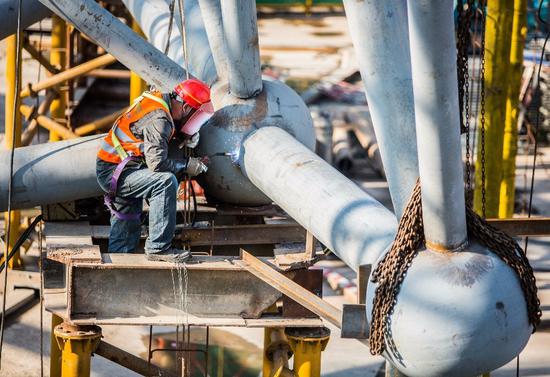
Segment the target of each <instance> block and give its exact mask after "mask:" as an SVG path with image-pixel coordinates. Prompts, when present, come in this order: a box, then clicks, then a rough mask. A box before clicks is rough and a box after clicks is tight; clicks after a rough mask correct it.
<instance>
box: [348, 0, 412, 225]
mask: <svg viewBox="0 0 550 377" xmlns="http://www.w3.org/2000/svg"><path fill="white" fill-rule="evenodd" d="M344 7H345V10H346V17H347V21H348V25H349V31H350V35H351V39H352V41H353V46H354V47H355V52H356V54H357V59H358V60H359V65H360V69H361V77H362V79H363V83H364V84H365V94H366V95H367V100H368V103H369V111H370V114H371V117H372V122H373V125H374V130H375V131H376V139H377V140H378V145H379V146H380V154H381V156H382V162H383V164H384V170H385V172H386V178H387V180H388V184H389V187H390V194H391V198H392V202H393V207H394V209H395V213H396V214H397V217H398V218H399V217H401V214H402V213H403V210H404V208H405V206H406V204H407V202H408V200H409V197H410V195H411V192H412V189H413V187H414V184H415V182H416V179H417V177H418V158H417V153H416V142H415V141H416V133H415V129H414V124H415V123H414V122H415V121H414V100H413V90H412V76H411V59H410V52H409V39H408V29H407V4H406V1H405V0H384V1H379V0H365V1H356V0H344Z"/></svg>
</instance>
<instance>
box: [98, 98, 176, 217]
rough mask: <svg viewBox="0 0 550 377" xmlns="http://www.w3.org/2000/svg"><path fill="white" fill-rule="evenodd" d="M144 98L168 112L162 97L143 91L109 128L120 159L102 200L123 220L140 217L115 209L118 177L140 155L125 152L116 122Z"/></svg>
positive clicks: (168, 108)
mask: <svg viewBox="0 0 550 377" xmlns="http://www.w3.org/2000/svg"><path fill="white" fill-rule="evenodd" d="M144 98H148V99H150V100H153V101H155V102H157V103H159V104H160V105H162V107H163V108H164V109H165V110H166V112H168V113H170V107H169V106H168V104H167V103H166V101H164V99H162V98H160V97H157V96H155V95H153V94H151V93H149V92H143V93H142V94H141V96H139V97H138V98H136V99H135V100H134V102H133V103H132V106H130V108H129V109H128V110H126V111H125V112H124V113H123V114H122V115H121V116H120V117H118V119H117V120H116V121H115V123H114V125H113V128H112V129H111V132H110V136H111V142H112V144H113V147H114V149H115V151H116V153H117V154H118V156H119V157H120V159H121V161H120V162H119V163H118V164H117V166H116V168H115V170H114V172H113V175H112V177H111V182H110V185H109V192H108V193H107V194H105V195H104V202H105V205H106V206H107V208H108V209H109V211H111V214H113V215H114V216H115V217H116V218H117V219H119V220H123V221H136V220H140V219H141V213H122V212H120V211H117V210H116V209H115V206H114V200H115V197H116V192H117V189H118V180H119V179H120V176H121V174H122V172H123V171H124V168H125V167H126V165H128V163H129V162H130V161H139V160H140V157H138V156H134V155H133V154H132V153H131V152H130V153H128V152H126V150H125V149H124V147H123V146H122V144H121V142H120V140H119V138H118V137H117V136H116V132H115V131H116V128H117V127H118V122H119V120H120V118H121V117H122V116H124V115H126V114H128V113H130V112H131V111H132V110H134V108H135V107H136V105H137V104H139V103H140V102H141V101H142V100H143V99H144ZM129 199H130V200H139V199H137V198H129Z"/></svg>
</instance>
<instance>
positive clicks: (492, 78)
mask: <svg viewBox="0 0 550 377" xmlns="http://www.w3.org/2000/svg"><path fill="white" fill-rule="evenodd" d="M512 4H513V1H510V0H491V1H489V2H488V4H487V21H486V24H485V170H486V174H485V188H486V195H485V198H486V204H485V208H486V212H485V214H486V216H487V217H497V216H498V202H499V197H500V182H501V179H502V145H503V144H502V143H503V138H504V119H505V113H506V96H507V92H508V78H509V75H510V64H509V62H510V44H511V31H512V13H513V9H512ZM478 140H479V141H480V142H481V138H478ZM477 152H478V153H477V162H476V176H475V194H474V208H475V210H476V212H477V213H481V212H482V193H481V186H482V184H481V182H482V179H481V148H480V145H478V151H477Z"/></svg>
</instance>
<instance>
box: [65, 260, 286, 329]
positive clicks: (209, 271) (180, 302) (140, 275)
mask: <svg viewBox="0 0 550 377" xmlns="http://www.w3.org/2000/svg"><path fill="white" fill-rule="evenodd" d="M103 260H104V263H102V264H96V263H90V264H88V263H71V264H70V265H69V266H68V269H69V272H68V287H67V294H68V299H69V300H70V301H69V305H68V314H67V315H68V318H70V319H71V320H78V319H80V320H85V319H88V320H89V319H94V320H107V319H113V318H138V317H142V318H155V317H163V316H164V317H169V318H171V319H172V323H177V322H178V321H184V319H185V317H186V316H187V315H189V316H190V317H193V316H197V317H204V316H209V317H243V318H258V317H260V315H261V314H262V312H263V311H265V310H266V309H267V308H268V307H270V306H271V305H273V304H274V303H275V302H276V301H277V299H279V298H280V297H281V294H280V292H278V291H277V290H276V289H274V288H273V287H271V286H270V285H268V284H266V283H263V282H261V281H259V280H258V279H257V278H255V277H254V276H253V275H252V274H251V273H249V272H247V271H246V269H244V268H243V267H241V266H238V265H237V264H234V263H233V262H232V261H231V259H230V258H228V257H208V258H207V259H205V258H203V257H195V263H194V264H188V265H186V266H185V270H183V267H182V270H178V269H177V268H176V267H175V266H174V265H173V264H171V263H159V262H148V261H147V260H146V258H145V256H144V255H143V254H127V255H119V254H103ZM185 275H187V277H185ZM145 276H146V277H147V278H146V279H145V278H144V277H145ZM180 281H181V282H182V283H181V284H182V286H181V287H180V286H179V284H180ZM186 281H187V283H186ZM186 285H187V286H186ZM171 287H172V288H171ZM184 296H186V297H187V299H186V300H184ZM184 301H185V303H184Z"/></svg>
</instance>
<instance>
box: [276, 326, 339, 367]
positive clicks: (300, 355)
mask: <svg viewBox="0 0 550 377" xmlns="http://www.w3.org/2000/svg"><path fill="white" fill-rule="evenodd" d="M286 336H287V339H288V342H289V344H290V347H291V348H292V351H293V352H294V365H293V370H294V375H295V376H296V377H320V376H321V352H322V351H324V350H325V348H326V346H327V343H328V340H329V338H330V330H329V329H328V328H326V327H321V328H315V329H305V328H287V329H286Z"/></svg>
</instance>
